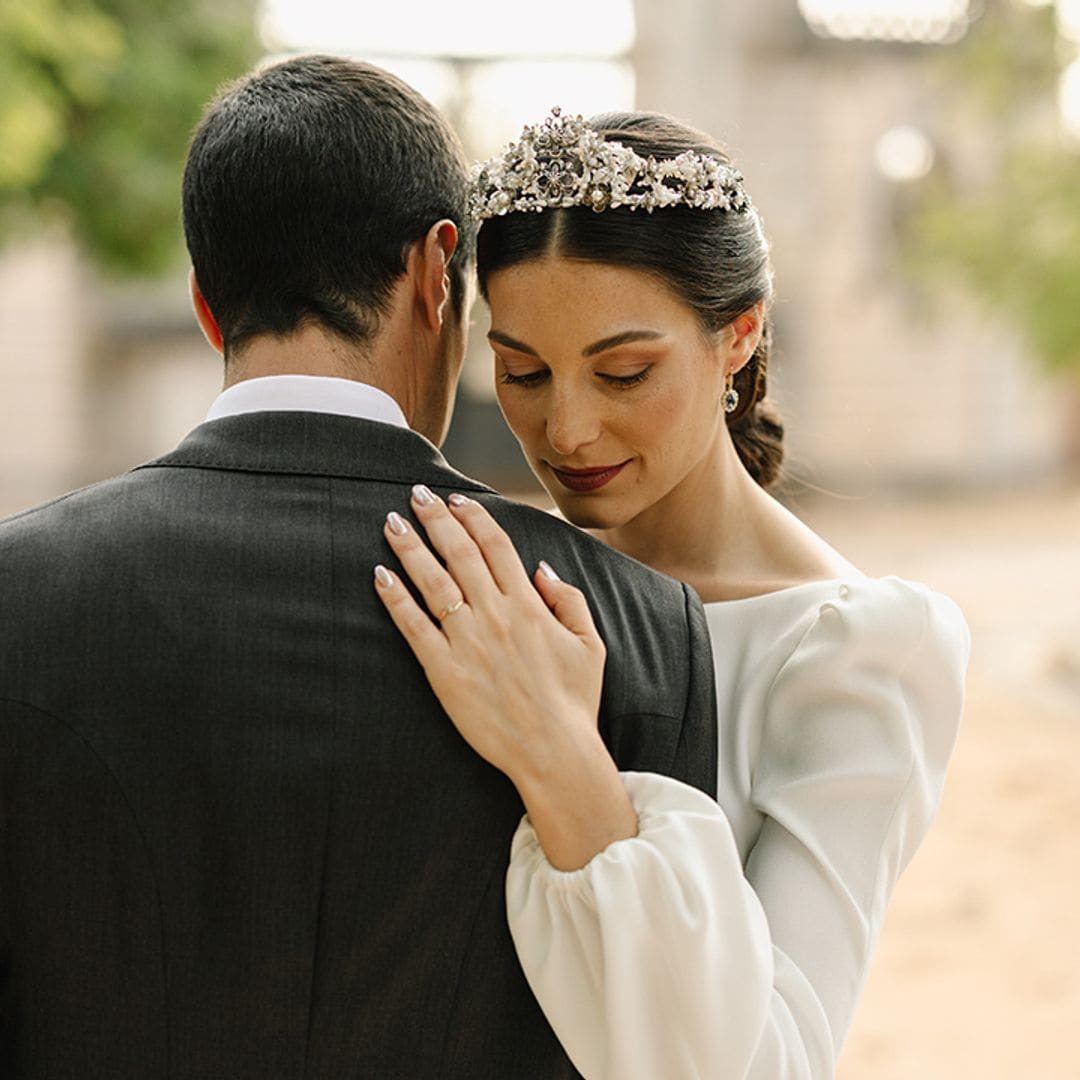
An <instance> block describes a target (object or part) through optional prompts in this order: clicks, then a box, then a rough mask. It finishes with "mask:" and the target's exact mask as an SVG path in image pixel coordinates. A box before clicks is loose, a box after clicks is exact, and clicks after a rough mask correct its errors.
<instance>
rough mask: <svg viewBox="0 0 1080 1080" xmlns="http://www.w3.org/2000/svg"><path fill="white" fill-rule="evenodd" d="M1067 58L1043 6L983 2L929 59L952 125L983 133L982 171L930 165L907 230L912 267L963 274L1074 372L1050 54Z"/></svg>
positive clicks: (1074, 213)
mask: <svg viewBox="0 0 1080 1080" xmlns="http://www.w3.org/2000/svg"><path fill="white" fill-rule="evenodd" d="M1074 55H1075V48H1073V49H1069V48H1068V47H1067V45H1066V44H1065V43H1064V42H1063V41H1061V40H1060V39H1059V37H1058V33H1057V28H1056V23H1055V15H1054V8H1053V6H1040V7H1035V6H1032V5H1031V4H1029V3H1018V2H1017V0H996V2H995V0H988V2H987V4H986V9H985V12H984V14H983V16H982V18H981V19H980V20H979V21H978V22H977V23H976V24H975V25H974V26H973V27H972V29H971V31H970V33H969V35H968V37H967V38H966V39H965V41H964V42H963V43H961V44H960V45H958V46H956V47H954V48H953V49H950V50H948V52H947V53H945V54H944V55H943V56H942V57H941V59H940V61H939V62H940V63H941V64H942V65H943V67H944V68H945V69H946V70H945V87H946V88H948V87H951V88H952V90H953V91H954V96H953V98H952V105H953V107H954V108H955V109H956V110H957V111H958V112H959V113H960V114H961V115H960V117H959V118H958V119H957V124H958V125H963V123H964V120H963V115H964V113H965V111H966V113H967V117H968V123H967V127H968V128H969V129H970V128H971V127H972V126H977V127H979V128H981V129H982V130H983V131H984V132H985V141H984V144H983V145H982V146H981V147H980V148H979V149H980V151H981V155H982V157H983V158H984V159H985V160H986V161H987V162H988V163H989V168H987V169H985V170H978V169H977V170H974V172H975V173H976V175H974V176H973V175H971V172H972V170H969V175H967V176H964V175H963V170H959V169H957V170H949V169H947V168H946V169H944V170H939V171H938V172H937V173H935V174H934V175H933V176H932V177H931V178H930V179H929V180H927V181H926V182H925V183H924V185H923V188H922V190H921V192H920V193H919V198H918V200H917V201H918V209H917V210H916V212H915V213H914V214H913V215H912V217H911V218H910V219H909V220H910V224H911V228H910V231H909V233H908V236H907V237H906V239H907V241H908V246H909V253H910V254H911V255H912V256H913V258H914V259H915V261H916V265H917V267H918V269H919V271H920V272H921V273H929V274H930V275H932V276H933V275H935V274H936V275H941V276H945V277H950V276H951V277H955V276H959V277H960V278H962V279H964V280H966V281H967V282H968V283H969V284H970V285H971V286H973V287H974V289H975V291H976V292H977V293H978V294H979V295H980V296H981V297H982V298H983V299H984V300H985V301H986V302H988V303H989V304H990V305H992V306H993V307H995V308H996V309H997V310H1000V311H1003V312H1004V313H1006V314H1007V315H1008V316H1010V317H1011V318H1013V319H1014V320H1016V322H1017V323H1018V325H1019V326H1020V327H1021V328H1022V329H1023V331H1024V332H1025V334H1026V336H1027V338H1028V340H1029V341H1030V343H1031V345H1032V347H1033V348H1034V350H1035V351H1036V352H1037V354H1038V355H1039V357H1040V358H1041V359H1042V360H1043V361H1044V362H1045V363H1046V364H1047V366H1049V367H1050V368H1051V369H1055V370H1071V371H1073V372H1075V373H1076V374H1077V375H1080V154H1078V153H1077V147H1076V146H1075V144H1070V142H1069V139H1068V138H1067V137H1066V136H1065V135H1064V134H1063V132H1062V130H1061V123H1060V121H1059V117H1058V108H1057V91H1058V80H1059V76H1060V71H1061V63H1062V60H1063V59H1064V60H1068V59H1071V58H1072V56H1074ZM972 110H974V111H975V116H976V118H977V119H978V124H977V125H972V124H971V122H970V120H971V111H972ZM956 130H963V128H962V127H957V128H956ZM969 149H970V147H969ZM945 150H946V154H947V153H948V147H946V148H945ZM979 173H981V175H978V174H979Z"/></svg>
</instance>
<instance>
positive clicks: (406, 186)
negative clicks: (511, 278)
mask: <svg viewBox="0 0 1080 1080" xmlns="http://www.w3.org/2000/svg"><path fill="white" fill-rule="evenodd" d="M467 185H468V166H467V163H466V160H465V155H464V153H463V151H462V149H461V144H460V142H459V141H458V139H457V136H456V135H455V134H454V132H453V130H452V129H451V128H450V125H449V124H448V123H447V121H446V120H445V118H444V117H443V116H442V115H441V114H440V113H439V112H438V110H437V109H436V108H435V107H434V106H433V105H432V104H431V103H430V102H428V101H427V100H426V99H425V98H423V97H422V96H421V95H420V94H419V93H417V92H416V91H415V90H413V89H412V88H411V87H410V86H408V85H407V84H406V83H404V82H402V81H401V80H400V79H398V78H396V77H395V76H393V75H391V74H389V73H388V72H386V71H383V70H381V69H380V68H377V67H375V66H374V65H372V64H365V63H360V62H357V61H352V60H346V59H343V58H341V57H333V56H321V55H311V56H298V57H293V58H291V59H288V60H285V61H282V62H281V63H277V64H274V65H272V66H269V67H265V68H262V69H257V70H256V71H254V72H252V73H250V74H248V75H246V76H245V77H243V78H242V79H239V80H238V81H237V82H235V83H232V84H230V85H228V86H226V87H225V88H224V89H223V90H222V91H221V92H220V93H219V94H218V96H217V97H216V98H215V99H214V101H213V102H212V103H211V104H210V105H209V107H208V108H207V111H206V113H205V114H204V116H203V118H202V120H201V121H200V123H199V125H198V127H197V128H196V131H195V135H194V137H193V139H192V142H191V147H190V150H189V152H188V159H187V165H186V167H185V169H184V182H183V213H184V235H185V238H186V240H187V246H188V252H189V254H190V255H191V262H192V265H193V266H194V268H195V276H196V278H197V279H198V282H199V287H200V289H201V290H202V293H203V295H204V296H205V297H206V301H207V303H208V304H209V306H210V310H211V311H212V312H213V314H214V317H215V319H216V320H217V322H218V325H219V327H220V328H221V333H222V337H223V338H224V341H225V349H226V356H228V355H229V354H230V351H233V350H236V349H238V348H240V347H242V346H243V345H244V344H245V343H246V342H247V341H249V340H250V339H251V338H253V337H255V336H256V335H259V334H275V335H283V334H288V333H290V332H291V331H293V330H295V329H297V328H298V327H299V326H300V325H301V324H303V323H305V322H308V321H315V322H318V323H320V324H321V325H322V326H324V327H325V328H326V329H328V330H330V331H331V332H333V333H334V334H336V335H338V336H339V337H341V338H343V339H345V340H346V341H348V342H350V343H355V344H363V343H365V342H367V341H369V340H370V338H371V336H372V335H373V334H374V333H375V332H376V330H377V329H378V323H379V317H380V315H382V314H384V313H385V311H386V305H387V302H388V300H389V296H390V293H391V291H392V288H393V284H394V282H395V281H396V280H397V279H398V278H399V277H400V276H401V274H402V273H403V272H404V270H405V257H406V253H407V249H408V246H409V245H410V244H411V243H413V242H414V241H416V240H418V239H419V238H421V237H422V236H424V234H425V233H426V232H427V231H428V229H430V227H431V226H432V225H433V224H434V223H435V222H436V221H439V220H441V219H443V218H448V219H450V220H451V221H453V222H454V224H455V225H456V226H457V227H458V230H459V233H460V240H459V244H458V249H457V251H456V252H455V255H454V258H453V259H452V260H451V263H450V268H449V270H448V273H449V275H450V280H451V290H452V304H453V307H454V309H455V310H456V311H457V313H458V314H459V315H460V312H461V304H462V301H463V296H464V293H465V277H466V274H468V273H469V272H470V269H471V266H472V259H473V250H474V248H473V245H474V230H473V228H472V225H471V222H470V219H469V216H468V204H467Z"/></svg>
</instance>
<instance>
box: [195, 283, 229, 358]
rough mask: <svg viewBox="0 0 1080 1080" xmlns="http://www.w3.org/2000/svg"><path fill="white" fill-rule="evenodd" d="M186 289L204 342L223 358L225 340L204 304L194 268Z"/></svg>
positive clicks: (203, 297)
mask: <svg viewBox="0 0 1080 1080" xmlns="http://www.w3.org/2000/svg"><path fill="white" fill-rule="evenodd" d="M188 289H189V290H190V292H191V306H192V307H193V308H194V309H195V318H196V319H198V321H199V326H200V328H201V329H202V332H203V334H204V335H205V337H206V340H207V341H208V342H210V347H211V348H212V349H214V350H215V352H219V353H221V355H222V356H224V355H225V339H224V338H223V337H222V336H221V327H219V326H218V322H217V319H215V318H214V313H213V312H212V311H211V310H210V305H209V304H208V303H207V302H206V297H205V296H203V294H202V289H200V288H199V281H198V278H196V277H195V268H194V267H192V268H191V272H190V273H189V274H188Z"/></svg>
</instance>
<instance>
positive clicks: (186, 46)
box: [0, 0, 259, 273]
mask: <svg viewBox="0 0 1080 1080" xmlns="http://www.w3.org/2000/svg"><path fill="white" fill-rule="evenodd" d="M255 6H256V0H214V2H213V3H212V4H211V3H210V2H208V0H201V2H194V3H192V2H182V0H0V72H3V77H2V78H0V211H2V214H0V239H2V234H3V232H5V231H7V232H10V230H11V229H12V228H15V227H17V223H18V222H20V221H25V220H26V219H27V217H31V216H32V217H33V218H34V219H40V218H41V217H45V218H50V217H65V218H66V219H67V220H68V221H69V222H70V225H71V228H72V231H73V233H74V234H75V236H76V237H77V239H78V240H79V242H80V243H81V244H82V245H83V247H84V248H85V249H86V250H87V251H88V252H89V253H90V255H91V256H92V257H93V258H94V259H95V260H96V261H97V262H98V263H100V264H101V265H102V266H103V267H105V268H106V269H109V270H112V271H114V272H118V273H147V272H151V271H154V270H159V269H161V268H163V267H164V266H166V265H168V263H169V262H170V260H171V258H172V257H173V256H174V255H175V254H176V252H177V250H178V243H179V229H178V221H179V204H180V200H179V186H180V173H181V169H182V167H183V161H184V154H185V150H186V147H187V141H188V138H189V137H190V133H191V130H192V128H193V126H194V124H195V122H196V121H197V119H198V117H199V114H200V112H201V109H202V107H203V105H204V104H205V103H206V101H207V100H208V99H209V98H210V97H211V95H212V94H213V92H214V90H215V88H216V87H217V86H218V85H219V84H220V83H221V82H223V81H225V80H226V79H228V78H231V77H235V76H236V75H238V74H240V73H241V72H242V71H243V70H244V69H245V68H247V67H249V66H250V64H251V63H252V62H253V61H254V60H255V58H256V57H257V56H258V54H259V47H258V43H257V40H256V34H255Z"/></svg>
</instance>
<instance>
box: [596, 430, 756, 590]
mask: <svg viewBox="0 0 1080 1080" xmlns="http://www.w3.org/2000/svg"><path fill="white" fill-rule="evenodd" d="M762 500H767V501H769V502H771V501H772V500H771V498H770V496H768V495H767V494H766V493H765V492H764V491H762V489H761V488H760V487H758V485H757V484H756V483H755V482H754V480H753V478H752V477H751V476H750V475H749V474H748V473H747V472H746V470H745V469H744V468H743V466H742V463H741V462H740V461H739V459H738V456H737V454H736V453H735V449H734V447H733V446H731V445H730V444H727V445H721V446H720V447H717V448H716V450H715V451H714V452H713V453H711V454H709V455H707V456H706V457H705V458H703V459H702V460H701V461H700V462H699V463H698V464H697V465H696V466H695V467H694V468H693V469H692V470H691V471H690V473H688V474H687V475H686V476H685V477H684V478H683V479H682V480H681V481H679V483H678V484H676V485H675V487H674V488H672V490H671V491H669V492H668V493H667V494H666V495H664V496H663V497H662V498H661V499H659V500H658V501H657V502H655V503H653V504H652V505H651V506H649V507H647V508H646V509H645V510H643V511H642V512H641V513H640V514H638V515H637V516H636V517H634V518H632V519H631V520H630V521H627V522H625V523H624V524H622V525H619V526H617V527H615V528H611V529H603V530H597V531H596V534H595V535H596V536H597V537H598V538H599V539H601V540H603V541H605V542H606V543H608V544H610V545H611V546H612V547H613V548H616V549H617V550H618V551H621V552H623V553H624V554H626V555H630V556H631V557H632V558H635V559H637V560H638V561H639V562H643V563H645V564H646V565H647V566H651V567H653V568H654V569H656V570H659V571H661V573H664V574H668V575H669V576H670V577H674V578H676V579H678V580H679V581H685V582H686V583H687V584H688V585H691V586H693V588H694V589H696V590H697V592H698V593H700V594H701V595H702V597H703V598H710V597H712V594H715V593H716V592H717V591H718V589H719V590H720V591H723V590H722V586H721V585H720V581H721V579H722V578H725V577H728V576H732V575H733V576H735V577H737V578H740V579H741V578H745V577H746V573H747V571H748V570H749V566H748V565H747V564H746V562H745V560H744V559H743V557H742V555H743V553H744V552H747V551H750V552H752V551H753V549H754V545H753V542H752V541H753V538H754V535H755V533H756V532H757V531H758V528H759V525H760V519H761V517H762V511H763V508H762V506H761V502H762ZM712 598H719V597H712Z"/></svg>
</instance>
